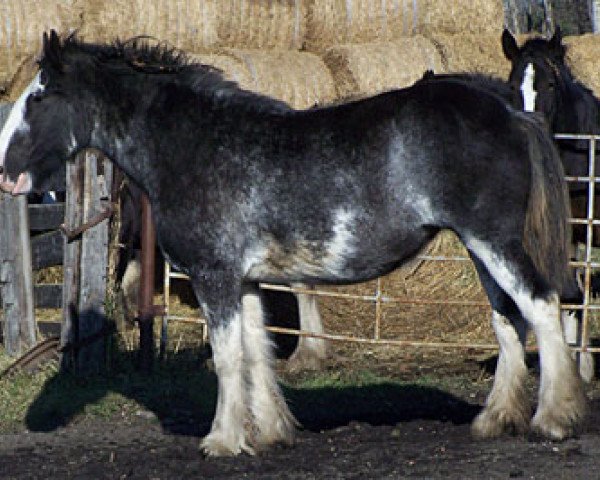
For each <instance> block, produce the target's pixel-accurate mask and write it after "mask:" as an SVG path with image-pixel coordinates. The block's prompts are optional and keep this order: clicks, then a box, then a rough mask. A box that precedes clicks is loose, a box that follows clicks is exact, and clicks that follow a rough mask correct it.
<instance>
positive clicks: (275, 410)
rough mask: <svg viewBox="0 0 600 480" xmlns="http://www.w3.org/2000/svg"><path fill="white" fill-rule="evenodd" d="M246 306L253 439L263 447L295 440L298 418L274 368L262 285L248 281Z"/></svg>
mask: <svg viewBox="0 0 600 480" xmlns="http://www.w3.org/2000/svg"><path fill="white" fill-rule="evenodd" d="M242 306H243V325H242V343H243V347H244V370H245V376H246V379H247V382H248V394H249V403H248V406H249V409H250V413H251V418H252V428H253V430H252V437H253V438H252V441H253V443H254V444H255V445H256V446H257V447H259V448H260V447H262V446H267V445H271V444H273V443H285V444H291V443H293V440H294V433H295V425H297V422H296V420H295V419H294V417H293V415H292V414H291V412H290V411H289V409H288V407H287V404H286V403H285V399H284V398H283V395H282V393H281V390H280V388H279V385H278V384H277V378H276V376H275V373H274V371H273V368H272V363H273V359H272V353H271V352H272V346H271V343H270V341H269V338H268V336H267V333H266V330H265V327H264V323H263V319H264V315H263V310H262V305H261V298H260V292H259V289H258V285H255V284H246V285H244V289H243V297H242Z"/></svg>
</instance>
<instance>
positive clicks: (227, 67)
mask: <svg viewBox="0 0 600 480" xmlns="http://www.w3.org/2000/svg"><path fill="white" fill-rule="evenodd" d="M191 59H192V60H195V61H198V62H200V63H204V64H207V65H212V66H214V67H216V68H218V69H220V70H221V71H222V72H223V74H224V76H225V78H227V79H228V80H233V81H235V82H237V83H238V84H239V85H240V87H242V88H244V89H247V90H251V91H254V92H258V93H261V94H263V95H268V96H271V97H274V98H277V99H279V100H283V101H284V102H286V103H289V104H290V105H291V106H292V107H294V108H310V107H312V106H314V105H321V104H324V103H331V102H333V101H334V100H335V99H336V89H335V85H334V81H333V78H332V76H331V74H330V73H329V70H328V69H327V66H326V65H325V63H324V62H323V60H322V59H321V58H320V57H318V56H317V55H314V54H311V53H308V52H298V51H285V50H270V51H265V50H250V49H234V48H227V49H220V50H218V52H217V53H206V54H202V53H201V54H195V55H192V56H191Z"/></svg>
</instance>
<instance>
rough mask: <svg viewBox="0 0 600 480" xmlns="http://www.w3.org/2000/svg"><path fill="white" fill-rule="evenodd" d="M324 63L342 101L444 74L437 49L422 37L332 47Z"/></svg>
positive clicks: (326, 53)
mask: <svg viewBox="0 0 600 480" xmlns="http://www.w3.org/2000/svg"><path fill="white" fill-rule="evenodd" d="M323 60H324V61H325V63H326V64H327V66H328V67H329V69H330V70H331V72H332V74H333V77H334V79H335V83H336V87H337V90H338V95H339V97H342V98H344V97H352V96H365V95H372V94H375V93H378V92H382V91H385V90H391V89H394V88H402V87H406V86H409V85H412V84H413V83H414V82H415V81H416V80H418V79H419V78H421V77H422V76H423V73H424V72H425V71H426V70H428V69H433V70H434V71H436V72H440V71H442V62H441V58H440V55H439V54H438V52H437V51H436V49H435V47H434V45H433V44H432V43H431V42H430V41H429V40H428V39H426V38H425V37H423V36H420V35H416V36H414V37H406V38H402V39H399V40H395V41H393V42H385V43H365V44H362V45H339V46H335V47H331V48H329V49H328V50H327V51H326V52H325V54H324V55H323Z"/></svg>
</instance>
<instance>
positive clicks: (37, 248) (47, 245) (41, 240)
mask: <svg viewBox="0 0 600 480" xmlns="http://www.w3.org/2000/svg"><path fill="white" fill-rule="evenodd" d="M63 255H64V236H63V234H62V233H61V232H59V231H54V232H49V233H44V234H42V235H36V236H35V237H32V239H31V265H32V267H33V269H34V270H41V269H42V268H48V267H53V266H55V265H62V263H63Z"/></svg>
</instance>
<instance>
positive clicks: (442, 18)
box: [306, 0, 504, 51]
mask: <svg viewBox="0 0 600 480" xmlns="http://www.w3.org/2000/svg"><path fill="white" fill-rule="evenodd" d="M503 19H504V13H503V6H502V2H501V1H500V0H497V1H496V0H453V1H452V2H445V1H440V0H411V1H408V0H403V1H402V2H400V1H399V0H381V1H377V2H375V1H373V0H312V2H311V3H310V5H309V8H308V26H307V34H306V48H307V49H308V50H314V51H323V50H326V49H327V48H328V47H330V46H332V45H336V44H343V43H365V42H374V41H377V42H382V41H388V40H393V39H396V38H399V37H403V36H410V35H413V34H418V33H421V34H430V33H434V32H436V33H439V32H444V33H447V34H465V33H472V34H485V33H493V32H495V31H501V28H502V22H503Z"/></svg>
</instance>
